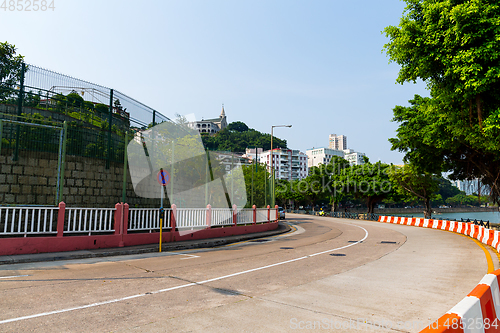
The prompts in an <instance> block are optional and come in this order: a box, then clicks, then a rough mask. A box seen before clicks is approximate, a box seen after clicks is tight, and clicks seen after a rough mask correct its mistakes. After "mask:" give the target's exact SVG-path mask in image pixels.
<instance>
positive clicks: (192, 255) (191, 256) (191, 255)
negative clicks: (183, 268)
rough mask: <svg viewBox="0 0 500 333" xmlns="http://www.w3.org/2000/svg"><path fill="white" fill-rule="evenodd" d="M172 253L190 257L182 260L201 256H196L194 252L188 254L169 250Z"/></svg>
mask: <svg viewBox="0 0 500 333" xmlns="http://www.w3.org/2000/svg"><path fill="white" fill-rule="evenodd" d="M169 253H171V254H174V255H178V256H186V257H189V258H181V260H185V259H193V258H199V257H200V256H195V255H194V254H186V253H177V252H169Z"/></svg>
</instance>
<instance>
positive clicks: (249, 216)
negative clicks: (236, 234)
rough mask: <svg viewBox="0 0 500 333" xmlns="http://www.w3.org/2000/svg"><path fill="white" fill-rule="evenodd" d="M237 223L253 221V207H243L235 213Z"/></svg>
mask: <svg viewBox="0 0 500 333" xmlns="http://www.w3.org/2000/svg"><path fill="white" fill-rule="evenodd" d="M236 223H237V224H250V223H253V209H251V208H244V209H242V210H240V211H238V213H237V214H236Z"/></svg>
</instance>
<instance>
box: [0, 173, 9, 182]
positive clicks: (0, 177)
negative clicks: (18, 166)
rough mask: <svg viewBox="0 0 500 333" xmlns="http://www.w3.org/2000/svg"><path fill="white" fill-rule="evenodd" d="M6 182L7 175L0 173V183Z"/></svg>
mask: <svg viewBox="0 0 500 333" xmlns="http://www.w3.org/2000/svg"><path fill="white" fill-rule="evenodd" d="M6 182H7V175H2V174H0V184H5V183H6Z"/></svg>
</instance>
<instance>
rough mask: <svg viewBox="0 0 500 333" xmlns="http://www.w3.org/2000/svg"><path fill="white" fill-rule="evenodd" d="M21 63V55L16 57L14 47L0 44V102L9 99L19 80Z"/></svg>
mask: <svg viewBox="0 0 500 333" xmlns="http://www.w3.org/2000/svg"><path fill="white" fill-rule="evenodd" d="M23 61H24V57H23V56H22V55H20V54H18V55H16V47H15V45H11V44H9V43H7V42H4V43H1V42H0V100H3V99H5V98H7V97H9V95H11V94H12V91H13V89H14V88H15V85H16V84H18V82H19V80H20V79H21V68H22V63H23Z"/></svg>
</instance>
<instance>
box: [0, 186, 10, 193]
mask: <svg viewBox="0 0 500 333" xmlns="http://www.w3.org/2000/svg"><path fill="white" fill-rule="evenodd" d="M9 191H10V185H5V184H4V185H0V193H9Z"/></svg>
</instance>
